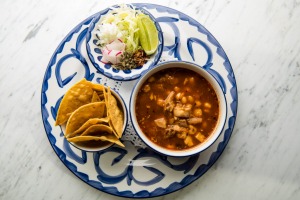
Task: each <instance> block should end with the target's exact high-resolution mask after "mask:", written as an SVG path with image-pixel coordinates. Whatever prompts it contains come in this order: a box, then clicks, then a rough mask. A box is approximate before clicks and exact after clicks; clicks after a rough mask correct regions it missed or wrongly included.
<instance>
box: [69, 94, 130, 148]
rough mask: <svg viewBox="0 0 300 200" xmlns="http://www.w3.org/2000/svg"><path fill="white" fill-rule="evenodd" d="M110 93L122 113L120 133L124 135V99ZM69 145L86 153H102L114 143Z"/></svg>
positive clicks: (125, 124)
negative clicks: (122, 120)
mask: <svg viewBox="0 0 300 200" xmlns="http://www.w3.org/2000/svg"><path fill="white" fill-rule="evenodd" d="M110 91H111V93H112V95H113V96H114V97H115V98H116V100H117V103H118V107H119V108H121V109H122V111H123V119H124V122H123V129H122V130H123V131H122V133H124V132H125V129H126V126H127V122H128V113H127V108H126V104H125V102H124V99H123V98H122V97H121V96H120V94H119V93H117V92H116V91H114V90H113V89H111V90H110ZM70 144H71V145H73V146H74V147H76V148H77V149H80V150H83V151H88V152H98V151H104V150H106V149H108V148H110V147H111V146H112V145H114V143H111V142H103V143H101V145H97V144H96V142H93V145H89V146H88V145H81V144H80V143H74V142H70Z"/></svg>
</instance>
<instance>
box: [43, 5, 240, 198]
mask: <svg viewBox="0 0 300 200" xmlns="http://www.w3.org/2000/svg"><path fill="white" fill-rule="evenodd" d="M134 5H135V6H136V7H139V8H143V9H145V10H147V11H148V12H149V13H151V14H152V15H153V16H154V17H155V18H156V19H157V22H158V23H159V24H160V26H161V28H162V33H163V39H164V41H165V43H164V46H163V47H161V48H162V49H163V53H162V57H164V56H169V57H173V58H174V59H177V60H186V61H192V62H196V63H197V64H199V65H200V66H201V67H203V68H204V69H206V70H207V71H208V72H209V73H211V74H212V75H213V76H214V77H215V78H216V80H217V81H218V82H219V84H220V85H221V87H222V89H223V92H224V94H225V95H226V99H227V104H228V107H229V108H230V109H229V110H228V113H227V123H226V126H225V128H224V130H223V132H222V134H221V136H220V137H219V138H218V140H217V141H216V142H215V143H214V144H213V145H212V146H211V147H209V148H208V149H206V150H205V151H204V152H202V153H201V154H199V155H194V156H191V157H186V158H172V157H167V156H163V155H160V154H158V153H156V152H153V151H152V150H150V149H148V148H136V147H134V145H133V144H132V143H130V142H125V146H126V148H120V147H117V146H113V147H111V148H109V149H106V150H104V151H101V152H97V153H91V152H85V151H80V150H79V149H76V148H75V147H74V146H72V145H70V144H69V143H68V142H67V141H66V139H65V138H64V136H63V135H64V134H63V131H64V129H63V127H60V126H54V122H55V119H56V114H57V110H58V107H59V104H60V102H61V99H62V97H63V95H64V93H65V91H66V90H67V89H68V88H69V87H70V86H71V85H73V84H74V83H75V82H77V81H78V80H80V79H82V78H83V77H85V78H86V79H87V80H90V81H94V82H98V83H102V84H105V85H109V86H110V87H112V88H113V89H115V90H116V91H118V92H119V94H120V95H121V96H122V97H123V98H124V100H125V103H127V104H128V102H129V95H130V92H131V89H132V87H133V86H134V84H135V82H136V81H135V80H132V81H125V82H123V81H120V80H114V79H112V78H108V77H107V76H104V75H103V73H99V72H98V71H97V70H96V69H95V68H94V67H93V64H92V62H91V60H90V59H89V58H88V55H87V51H86V48H85V42H86V35H87V31H88V28H89V27H90V25H91V22H92V21H93V20H94V19H95V18H96V17H97V16H98V14H95V15H92V16H91V17H89V18H87V19H86V20H84V21H83V22H81V23H80V24H79V25H78V26H76V27H75V28H74V29H73V30H72V31H71V32H70V33H69V34H68V35H67V36H66V38H64V39H63V41H62V42H61V44H59V46H58V48H57V49H56V50H55V52H54V54H53V56H52V58H51V59H50V62H49V64H48V67H47V70H46V72H45V77H44V81H43V85H42V92H41V111H42V119H43V123H44V127H45V131H46V134H47V137H48V139H49V142H50V144H51V146H52V147H53V149H54V151H55V153H56V154H57V156H58V157H59V158H60V160H61V161H62V162H63V163H64V164H65V165H66V167H67V168H68V169H69V170H70V171H71V172H73V173H74V174H75V175H76V176H77V177H78V178H79V179H81V180H82V181H84V182H85V183H87V184H89V185H90V186H92V187H95V188H97V189H99V190H101V191H103V192H107V193H109V194H113V195H117V196H123V197H130V198H145V197H155V196H160V195H165V194H168V193H171V192H174V191H177V190H179V189H181V188H183V187H185V186H187V185H188V184H190V183H192V182H193V181H195V180H197V179H198V178H200V177H201V176H202V175H203V174H204V173H205V172H206V171H207V170H209V168H210V167H211V166H212V165H213V164H214V163H215V162H216V160H217V159H218V158H219V156H220V155H221V154H222V152H223V150H224V149H225V147H226V145H227V143H228V141H229V139H230V136H231V134H232V130H233V127H234V123H235V120H236V114H237V105H238V99H237V86H236V81H235V77H234V73H233V70H232V67H231V65H230V62H229V59H228V58H227V56H226V54H225V52H224V50H223V49H222V47H221V46H220V44H219V43H218V42H217V40H216V39H215V38H214V37H213V36H212V35H211V34H210V33H209V32H208V31H207V30H206V29H205V28H204V27H203V26H202V25H201V24H199V23H198V22H197V21H195V20H194V19H192V18H190V17H189V16H187V15H185V14H183V13H181V12H178V11H176V10H174V9H171V8H167V7H163V6H159V5H154V4H134ZM102 12H103V13H104V12H106V10H104V11H102ZM187 30H188V31H187ZM141 75H143V73H141V74H139V76H141ZM128 127H130V122H129V124H128ZM128 131H134V130H133V129H128ZM146 186H147V187H146Z"/></svg>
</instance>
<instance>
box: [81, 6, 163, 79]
mask: <svg viewBox="0 0 300 200" xmlns="http://www.w3.org/2000/svg"><path fill="white" fill-rule="evenodd" d="M129 6H131V7H132V8H133V9H139V10H141V11H142V12H143V13H144V14H146V15H148V16H150V18H151V19H152V20H153V22H154V24H155V26H156V29H157V31H158V39H159V43H158V47H157V51H156V52H155V53H154V54H153V55H151V56H150V58H149V60H148V61H147V63H145V64H144V65H143V66H142V67H137V68H135V69H131V70H130V69H128V70H118V69H115V68H113V67H112V66H111V64H104V63H103V62H101V59H102V52H101V50H100V47H99V46H98V45H97V41H98V38H97V37H96V34H95V33H96V31H97V30H98V24H99V22H100V21H101V20H102V18H103V16H105V15H106V14H107V13H108V12H109V11H111V10H112V8H113V7H118V6H117V5H116V6H112V7H111V8H107V9H105V10H102V11H100V12H99V13H97V14H96V16H95V17H94V19H93V20H92V22H91V24H90V27H89V29H88V32H87V34H86V41H87V42H86V49H87V53H88V56H89V58H90V60H91V62H92V64H93V65H94V67H95V68H96V69H97V70H98V71H99V72H100V73H102V74H104V75H105V76H107V77H108V78H111V79H114V80H120V81H128V80H134V79H137V78H139V77H140V76H141V75H143V74H144V73H145V72H147V71H148V70H149V69H151V68H153V66H154V65H155V64H157V62H158V61H159V59H160V56H161V54H162V51H163V35H162V30H161V28H160V25H159V24H158V23H157V22H156V20H155V17H153V16H152V15H151V13H149V12H148V11H147V10H146V9H143V8H142V7H135V6H132V5H129Z"/></svg>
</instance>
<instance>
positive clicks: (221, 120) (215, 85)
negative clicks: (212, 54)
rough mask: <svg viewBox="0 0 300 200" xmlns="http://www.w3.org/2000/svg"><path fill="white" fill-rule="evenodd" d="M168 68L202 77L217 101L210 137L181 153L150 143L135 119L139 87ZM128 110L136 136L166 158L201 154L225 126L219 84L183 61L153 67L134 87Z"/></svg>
mask: <svg viewBox="0 0 300 200" xmlns="http://www.w3.org/2000/svg"><path fill="white" fill-rule="evenodd" d="M169 68H181V69H188V70H192V71H194V72H195V73H198V74H199V75H201V76H202V77H204V78H205V79H206V80H207V81H208V82H209V83H210V84H211V86H212V87H213V89H214V91H215V92H216V95H217V97H218V101H219V119H218V123H217V124H216V127H215V128H214V130H213V132H212V133H211V135H210V136H209V137H208V139H206V141H205V142H204V143H201V144H200V145H197V146H195V147H193V148H190V149H187V150H182V151H174V150H170V149H166V148H163V147H161V146H159V145H157V144H155V143H154V142H152V141H151V140H150V139H149V138H148V137H147V136H146V135H145V134H144V133H143V131H142V130H141V128H140V126H139V124H138V122H137V118H136V112H135V111H136V107H135V105H136V101H137V96H138V93H139V91H140V90H141V87H142V86H143V84H144V83H145V82H146V81H147V80H148V78H149V77H151V76H152V75H154V74H156V73H159V72H160V71H161V70H165V69H169ZM129 105H130V108H129V113H130V119H131V123H132V125H133V128H134V129H135V131H136V133H137V135H138V136H139V137H140V138H141V139H142V140H143V141H144V142H145V143H146V144H147V145H148V146H149V147H150V148H152V149H153V150H155V151H157V152H159V153H161V154H163V155H168V156H174V157H184V156H191V155H194V154H197V153H201V152H202V151H204V150H205V149H207V148H208V147H210V146H211V145H212V144H213V143H214V142H215V141H216V140H217V138H218V137H219V136H220V135H221V133H222V131H223V128H224V126H225V122H226V117H227V104H226V99H225V95H224V93H223V90H222V88H221V86H220V84H219V83H218V82H217V80H216V79H215V78H214V77H213V76H212V75H211V74H209V73H208V72H207V71H206V70H205V69H203V68H202V67H200V66H198V65H196V64H194V63H191V62H184V61H169V62H164V63H161V64H159V65H157V66H155V67H154V68H153V69H152V70H150V71H148V72H147V73H146V74H145V75H144V76H142V77H141V78H140V79H139V80H138V81H137V83H136V85H135V86H134V88H133V90H132V93H131V96H130V103H129Z"/></svg>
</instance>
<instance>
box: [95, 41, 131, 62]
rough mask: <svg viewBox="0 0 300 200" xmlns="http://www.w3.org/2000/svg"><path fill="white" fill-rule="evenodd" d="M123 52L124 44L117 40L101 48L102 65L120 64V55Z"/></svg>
mask: <svg viewBox="0 0 300 200" xmlns="http://www.w3.org/2000/svg"><path fill="white" fill-rule="evenodd" d="M124 51H125V43H123V42H122V40H120V39H117V40H114V41H113V42H111V43H110V44H108V45H106V46H105V47H104V48H102V59H101V62H103V63H105V64H106V63H109V62H110V63H112V64H117V63H119V62H120V59H121V55H122V54H123V52H124Z"/></svg>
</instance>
